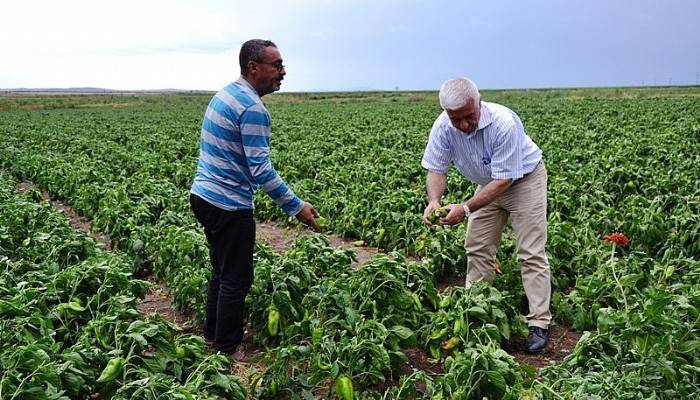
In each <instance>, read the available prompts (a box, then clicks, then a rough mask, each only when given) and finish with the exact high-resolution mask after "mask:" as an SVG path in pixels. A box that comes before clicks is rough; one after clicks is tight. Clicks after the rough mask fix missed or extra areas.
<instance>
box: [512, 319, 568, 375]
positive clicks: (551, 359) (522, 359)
mask: <svg viewBox="0 0 700 400" xmlns="http://www.w3.org/2000/svg"><path fill="white" fill-rule="evenodd" d="M581 335H582V333H581V332H577V331H574V330H571V329H570V328H568V327H566V326H562V325H552V326H550V327H549V345H548V346H547V348H546V349H545V351H544V352H543V353H540V354H531V353H528V352H526V351H525V338H523V337H519V336H514V337H513V338H512V339H511V340H510V342H508V343H504V344H503V349H504V350H505V351H506V352H508V354H510V355H512V356H513V357H514V358H515V360H516V361H517V362H518V363H520V364H526V365H530V366H533V367H535V368H536V369H538V370H539V369H540V368H542V367H546V366H549V365H553V364H559V363H561V362H562V360H564V358H565V357H566V356H568V355H569V354H571V351H572V350H573V349H574V347H576V343H578V340H579V339H580V338H581Z"/></svg>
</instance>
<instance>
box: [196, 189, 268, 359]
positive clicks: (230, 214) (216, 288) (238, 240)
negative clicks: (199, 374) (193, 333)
mask: <svg viewBox="0 0 700 400" xmlns="http://www.w3.org/2000/svg"><path fill="white" fill-rule="evenodd" d="M190 205H191V206H192V211H193V212H194V215H195V217H197V220H198V221H199V222H200V223H201V224H202V225H203V226H204V234H205V235H206V237H207V242H208V243H209V256H210V258H211V266H212V271H211V278H210V279H209V289H208V292H207V309H206V312H207V315H206V317H205V319H204V337H205V338H206V339H210V340H213V341H214V345H215V347H216V349H217V350H220V351H222V352H226V353H233V352H234V351H235V350H236V348H237V347H238V345H239V344H240V343H241V341H242V340H243V325H244V321H245V296H246V295H247V294H248V291H249V290H250V287H251V285H252V284H253V251H254V249H255V219H254V218H253V211H251V210H241V211H227V210H222V209H220V208H218V207H215V206H214V205H212V204H210V203H208V202H207V201H205V200H203V199H202V198H200V197H199V196H196V195H194V194H190Z"/></svg>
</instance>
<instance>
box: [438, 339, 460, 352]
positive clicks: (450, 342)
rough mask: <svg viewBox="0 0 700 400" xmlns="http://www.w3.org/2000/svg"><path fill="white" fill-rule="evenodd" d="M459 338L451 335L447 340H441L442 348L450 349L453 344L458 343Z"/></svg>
mask: <svg viewBox="0 0 700 400" xmlns="http://www.w3.org/2000/svg"><path fill="white" fill-rule="evenodd" d="M459 342H460V340H459V338H458V337H457V336H453V337H451V338H450V339H449V340H445V341H444V342H442V348H443V349H445V350H452V349H453V348H454V347H455V346H457V345H458V344H459Z"/></svg>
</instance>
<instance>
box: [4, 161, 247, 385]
mask: <svg viewBox="0 0 700 400" xmlns="http://www.w3.org/2000/svg"><path fill="white" fill-rule="evenodd" d="M15 186H16V181H15V180H14V178H12V177H10V176H9V175H8V174H7V173H4V172H0V268H2V274H1V275H0V317H1V319H0V359H1V360H2V361H1V362H0V398H3V399H25V398H32V399H77V398H86V397H88V396H90V395H92V394H99V395H101V396H103V398H112V399H129V398H143V399H155V398H176V397H178V396H182V398H191V396H196V397H197V398H200V399H207V398H211V399H215V398H221V397H226V398H233V399H243V398H245V396H246V391H245V389H244V388H243V387H242V386H241V384H240V383H239V381H238V380H237V379H236V378H235V377H232V376H230V375H229V373H228V360H227V358H226V357H223V356H220V355H210V354H208V352H207V348H206V345H205V343H204V340H203V339H202V338H201V337H199V336H195V335H183V334H181V333H180V332H178V330H177V329H176V328H175V327H174V326H172V325H170V324H169V323H167V322H166V321H164V320H163V319H161V318H160V316H158V315H157V314H151V315H147V316H141V315H139V313H138V312H137V311H136V302H137V300H138V299H139V298H141V297H143V296H144V294H145V292H146V290H147V288H148V284H147V283H146V282H145V281H141V280H138V279H134V278H133V276H132V268H133V262H132V261H131V260H130V259H129V258H128V257H125V256H122V255H117V254H114V253H111V252H107V251H102V250H101V249H99V248H98V247H97V246H96V243H95V241H94V240H93V239H92V238H90V237H88V236H87V235H86V234H84V233H82V232H79V231H75V230H73V229H72V228H71V227H70V226H69V224H68V221H67V219H66V217H65V216H64V215H63V214H62V213H60V212H58V211H57V210H55V209H53V207H52V206H51V205H50V204H49V203H47V202H44V201H41V196H40V195H39V193H38V192H37V191H36V190H34V189H32V190H30V191H28V192H26V193H24V194H18V193H17V192H16V191H15Z"/></svg>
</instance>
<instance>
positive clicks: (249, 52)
mask: <svg viewBox="0 0 700 400" xmlns="http://www.w3.org/2000/svg"><path fill="white" fill-rule="evenodd" d="M266 47H274V48H277V45H276V44H274V43H273V42H272V41H270V40H262V39H251V40H248V41H247V42H245V43H243V46H241V52H240V53H239V54H238V63H239V64H240V65H241V75H245V74H247V73H248V62H250V61H258V62H259V61H260V60H261V59H262V57H263V54H264V53H265V48H266Z"/></svg>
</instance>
